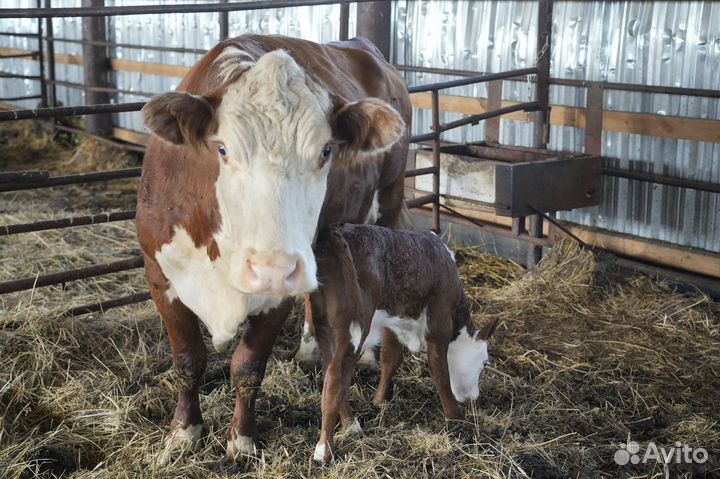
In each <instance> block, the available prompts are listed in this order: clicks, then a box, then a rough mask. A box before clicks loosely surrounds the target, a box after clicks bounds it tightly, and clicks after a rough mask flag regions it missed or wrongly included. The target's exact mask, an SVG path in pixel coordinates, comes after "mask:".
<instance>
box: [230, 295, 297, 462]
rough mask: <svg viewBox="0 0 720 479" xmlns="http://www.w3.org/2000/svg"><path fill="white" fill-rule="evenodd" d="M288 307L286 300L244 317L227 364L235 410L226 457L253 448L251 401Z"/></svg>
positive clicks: (287, 312) (252, 411)
mask: <svg viewBox="0 0 720 479" xmlns="http://www.w3.org/2000/svg"><path fill="white" fill-rule="evenodd" d="M291 309H292V302H291V301H290V300H286V301H284V302H283V303H282V304H281V305H280V306H278V307H277V308H275V309H273V310H271V311H269V312H268V313H264V314H259V315H257V316H252V317H250V318H248V319H247V322H248V324H247V325H246V327H245V331H244V332H243V336H242V338H241V340H240V343H239V344H238V346H237V348H236V349H235V352H234V353H233V356H232V361H231V363H230V375H231V377H232V382H233V385H234V386H235V412H234V413H233V417H232V422H231V423H230V431H229V432H228V442H227V454H228V456H230V457H237V456H238V455H240V454H250V453H253V452H254V451H255V445H254V444H255V443H254V439H255V436H256V435H257V430H256V425H255V400H256V398H257V395H258V392H259V391H260V385H261V384H262V380H263V378H264V377H265V368H266V366H267V360H268V357H269V356H270V352H271V351H272V347H273V344H274V343H275V339H276V338H277V336H278V334H280V330H281V329H282V327H283V324H285V320H286V319H287V317H288V315H289V314H290V310H291Z"/></svg>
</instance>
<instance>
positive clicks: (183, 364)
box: [137, 35, 411, 452]
mask: <svg viewBox="0 0 720 479" xmlns="http://www.w3.org/2000/svg"><path fill="white" fill-rule="evenodd" d="M233 47H234V48H237V49H239V50H242V51H244V52H247V53H249V54H250V55H251V56H252V57H254V59H255V60H257V59H258V58H260V57H261V56H263V55H264V54H266V53H267V52H272V51H274V50H285V51H286V52H287V53H288V54H289V55H290V56H291V57H292V58H293V59H294V60H295V62H297V64H298V65H299V66H300V67H301V68H302V69H304V70H305V72H306V73H307V74H308V76H310V77H312V78H313V79H314V80H315V81H316V82H317V83H319V84H320V85H321V86H322V87H323V88H325V89H327V91H328V92H329V95H330V99H331V101H332V103H333V105H334V106H335V107H336V108H339V107H341V106H342V105H344V104H347V103H349V102H354V101H358V100H362V99H365V98H367V97H375V98H378V99H380V100H383V101H385V102H386V103H388V104H390V105H392V106H393V107H394V109H395V110H397V112H398V113H400V116H401V117H402V118H403V119H404V121H405V123H406V124H407V125H409V124H410V115H411V106H410V102H409V97H408V93H407V88H406V86H405V83H404V81H403V79H402V78H401V77H400V75H399V74H398V73H397V72H396V71H395V70H394V69H393V68H392V66H391V65H389V64H388V63H387V62H385V61H384V60H383V58H382V56H381V54H380V53H379V52H378V51H377V49H376V48H375V47H374V46H373V45H372V44H371V43H369V42H368V41H366V40H363V39H354V40H350V41H347V42H337V43H330V44H326V45H318V44H315V43H312V42H308V41H303V40H297V39H291V38H285V37H279V36H256V35H248V36H242V37H238V38H234V39H231V40H227V41H225V42H222V43H220V44H219V45H218V46H216V47H215V48H213V49H212V50H210V51H209V52H208V53H207V54H206V55H204V56H203V58H202V59H201V60H199V61H198V63H197V64H196V65H195V66H194V67H193V68H192V69H191V71H190V72H189V73H188V75H187V76H186V78H185V79H184V80H183V81H182V83H181V84H180V86H179V87H178V91H184V92H188V93H192V94H193V95H204V96H206V95H213V96H215V97H218V96H222V89H223V88H224V86H223V85H222V81H221V79H220V78H221V75H220V72H219V71H218V66H217V65H218V64H217V63H214V62H215V60H216V59H217V58H218V55H220V54H221V52H222V51H223V50H225V49H227V48H233ZM146 121H147V120H146ZM155 126H156V125H155ZM199 127H201V128H202V127H203V125H199ZM154 131H155V130H154ZM171 141H172V140H171ZM407 145H408V141H407V134H405V135H404V136H403V137H402V138H401V140H400V141H399V142H398V143H396V144H395V145H394V146H393V147H392V149H390V150H389V151H387V152H385V153H382V154H378V155H375V156H374V157H372V158H367V157H365V158H363V161H358V160H357V159H356V158H355V156H354V155H357V153H355V152H354V151H353V150H352V148H351V147H350V145H348V146H347V147H346V146H345V145H343V144H339V145H336V146H335V147H334V149H333V155H334V158H333V163H332V166H331V169H330V173H329V176H328V185H327V193H326V195H325V201H324V203H323V206H322V209H321V213H320V218H319V221H318V225H317V226H318V229H322V228H323V227H325V226H326V225H329V224H332V223H338V222H350V223H361V222H364V221H365V220H366V218H367V216H368V212H369V211H370V209H371V205H372V202H373V198H374V197H375V195H376V194H377V202H378V206H379V213H380V216H379V218H380V219H379V223H381V224H386V225H389V226H394V225H395V224H396V222H397V221H398V218H399V215H400V211H401V206H402V202H403V177H404V171H405V158H406V153H407ZM218 164H219V163H218V157H217V151H216V149H213V148H200V147H195V146H193V145H192V144H179V145H173V144H171V143H169V142H167V141H163V140H161V139H159V138H158V137H155V136H153V137H151V139H150V141H149V144H148V150H147V153H146V155H145V162H144V167H143V175H142V179H141V182H140V188H139V194H138V208H137V234H138V239H139V242H140V245H141V248H142V251H143V253H144V257H145V269H146V273H147V279H148V283H149V286H150V291H151V294H152V297H153V300H154V301H155V304H156V305H157V307H158V310H159V311H160V314H161V316H162V319H163V321H164V324H165V326H166V328H167V331H168V336H169V339H170V342H171V345H172V350H173V360H174V364H175V368H176V370H177V373H178V374H179V376H180V377H181V378H182V384H183V387H182V388H181V390H180V392H179V396H178V404H177V409H176V411H175V415H174V418H173V424H172V428H173V430H174V431H175V430H180V431H187V430H188V428H194V429H193V430H192V431H190V432H183V433H182V434H183V436H189V438H190V439H192V440H193V441H196V440H197V436H198V430H197V428H198V427H199V428H202V417H201V412H200V406H199V401H198V386H199V384H200V381H201V376H202V374H203V371H204V369H205V364H206V354H207V353H206V348H205V345H204V343H203V339H202V334H201V329H200V326H199V322H198V318H197V317H196V315H195V314H194V313H193V312H192V311H191V310H190V309H189V308H188V307H187V306H186V305H185V304H183V302H182V301H181V300H180V299H178V298H172V297H170V296H169V294H168V291H169V282H168V279H167V277H166V275H165V274H163V271H162V269H161V267H160V266H159V264H158V262H157V261H156V257H157V254H158V252H159V251H160V250H161V248H162V247H163V245H166V244H168V243H169V242H170V241H171V240H172V239H173V236H174V234H175V232H176V231H177V229H178V228H182V229H184V230H185V231H187V233H188V234H189V236H190V238H191V239H192V242H193V243H194V244H195V246H196V247H200V248H204V249H205V250H206V251H207V256H208V258H209V259H210V260H211V261H215V260H216V259H217V258H218V257H220V256H221V255H222V254H223V251H222V250H221V248H219V247H218V244H217V243H216V242H215V240H214V238H213V234H214V233H215V232H216V231H218V229H219V228H220V227H221V225H222V224H223V217H222V215H221V213H220V211H219V209H218V200H217V198H216V196H215V184H216V182H217V181H218V170H219V168H218ZM262 205H263V198H257V210H258V214H262ZM201 280H202V279H201V278H198V281H201ZM289 311H290V301H289V300H285V301H284V302H283V303H282V304H281V305H280V306H279V307H277V308H275V309H273V310H270V311H268V312H266V313H262V314H258V315H256V316H251V317H250V318H248V320H247V324H246V326H245V329H244V333H243V336H242V339H241V342H240V344H239V345H238V347H237V349H236V350H235V352H234V354H233V357H232V363H231V373H232V377H233V381H234V382H235V384H236V385H237V401H236V406H235V413H234V416H233V420H232V427H231V430H230V433H229V436H230V440H231V441H232V440H233V438H235V437H240V436H242V437H253V436H254V435H255V432H256V431H255V418H254V404H255V398H256V396H257V392H258V389H259V387H260V384H261V381H262V379H263V376H264V372H265V365H266V361H267V358H268V356H269V353H270V351H271V348H272V345H273V343H274V341H275V338H276V336H277V335H278V333H279V332H280V329H281V327H282V325H283V323H284V322H285V320H286V318H287V316H288V314H289ZM241 452H244V451H243V450H241Z"/></svg>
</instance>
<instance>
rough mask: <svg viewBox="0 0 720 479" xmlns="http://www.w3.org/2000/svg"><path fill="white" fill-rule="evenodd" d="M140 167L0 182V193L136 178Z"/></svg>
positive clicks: (139, 172)
mask: <svg viewBox="0 0 720 479" xmlns="http://www.w3.org/2000/svg"><path fill="white" fill-rule="evenodd" d="M141 172H142V168H139V167H138V168H125V169H122V170H110V171H97V172H93V173H80V174H77V175H67V176H56V177H50V178H46V179H39V180H35V179H29V180H25V181H18V182H15V183H5V184H0V193H2V192H7V191H21V190H33V189H37V188H50V187H54V186H65V185H77V184H81V183H95V182H98V181H108V180H118V179H122V178H137V177H138V176H140V174H141Z"/></svg>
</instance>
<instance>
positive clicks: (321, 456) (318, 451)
mask: <svg viewBox="0 0 720 479" xmlns="http://www.w3.org/2000/svg"><path fill="white" fill-rule="evenodd" d="M313 461H315V462H317V463H318V464H320V465H321V466H334V465H335V458H333V454H332V450H331V449H330V446H329V445H328V443H326V442H323V441H320V442H318V443H317V445H316V446H315V453H314V454H313Z"/></svg>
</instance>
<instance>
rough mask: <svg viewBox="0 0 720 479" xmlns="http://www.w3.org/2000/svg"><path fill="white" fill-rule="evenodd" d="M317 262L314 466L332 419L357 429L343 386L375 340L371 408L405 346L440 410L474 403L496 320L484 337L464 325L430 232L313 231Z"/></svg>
mask: <svg viewBox="0 0 720 479" xmlns="http://www.w3.org/2000/svg"><path fill="white" fill-rule="evenodd" d="M315 256H316V260H317V264H318V281H319V282H320V284H321V285H322V286H321V288H320V289H319V290H318V291H317V292H315V293H313V294H312V295H311V305H312V314H313V322H314V325H315V335H316V338H317V341H318V343H319V345H320V355H321V358H322V363H323V370H324V381H323V391H322V403H321V407H322V430H321V433H320V441H319V442H318V444H317V446H316V448H315V454H314V459H315V460H316V461H318V462H322V463H327V462H329V461H330V460H331V459H332V449H333V431H334V428H335V425H336V423H337V418H338V414H339V415H340V417H341V418H342V422H343V423H345V424H346V425H348V426H350V427H351V428H353V429H354V430H355V431H359V427H360V426H359V424H358V423H357V420H356V419H355V418H354V416H353V413H352V411H351V409H350V406H349V404H348V400H347V394H348V389H349V387H350V384H351V382H352V375H353V371H354V368H355V364H356V362H357V360H358V359H359V358H360V356H361V355H362V354H363V351H364V350H366V349H368V348H372V347H374V346H376V345H377V344H379V343H382V346H381V348H380V383H379V385H378V388H377V390H376V393H375V397H374V399H373V402H374V403H375V404H380V403H382V402H385V401H388V400H390V398H391V396H392V377H393V375H394V373H395V371H396V370H397V368H398V367H399V366H400V363H401V361H402V354H403V350H402V346H403V345H404V346H406V347H407V348H408V349H409V350H410V351H413V352H417V351H421V350H427V356H428V363H429V366H430V375H431V377H432V380H433V383H434V384H435V386H436V387H437V390H438V393H439V395H440V401H441V403H442V408H443V413H444V414H445V416H446V417H447V418H450V419H457V418H459V417H460V416H461V411H460V408H459V406H458V402H464V401H467V400H469V399H476V398H477V397H478V394H479V388H478V378H479V377H480V373H481V372H482V370H483V368H484V367H485V363H486V362H487V360H488V351H487V342H486V341H487V339H488V338H489V337H490V335H491V334H492V333H493V331H494V330H495V327H496V325H497V320H496V321H495V322H493V323H492V324H489V325H487V326H486V327H484V328H483V329H482V330H478V329H477V328H476V327H475V325H474V324H473V323H472V321H471V319H470V310H469V305H468V300H467V296H466V295H465V291H464V289H463V287H462V284H461V281H460V276H459V274H458V270H457V266H456V264H455V258H454V256H453V254H452V252H451V251H450V250H449V249H448V248H447V246H445V244H444V243H443V242H442V240H441V239H440V238H439V237H438V236H436V235H435V234H434V233H432V232H412V231H394V230H390V229H388V228H383V227H379V226H371V225H344V226H333V227H331V228H329V229H328V230H327V231H325V232H323V233H322V234H321V236H320V238H319V240H318V244H317V245H316V250H315Z"/></svg>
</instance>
